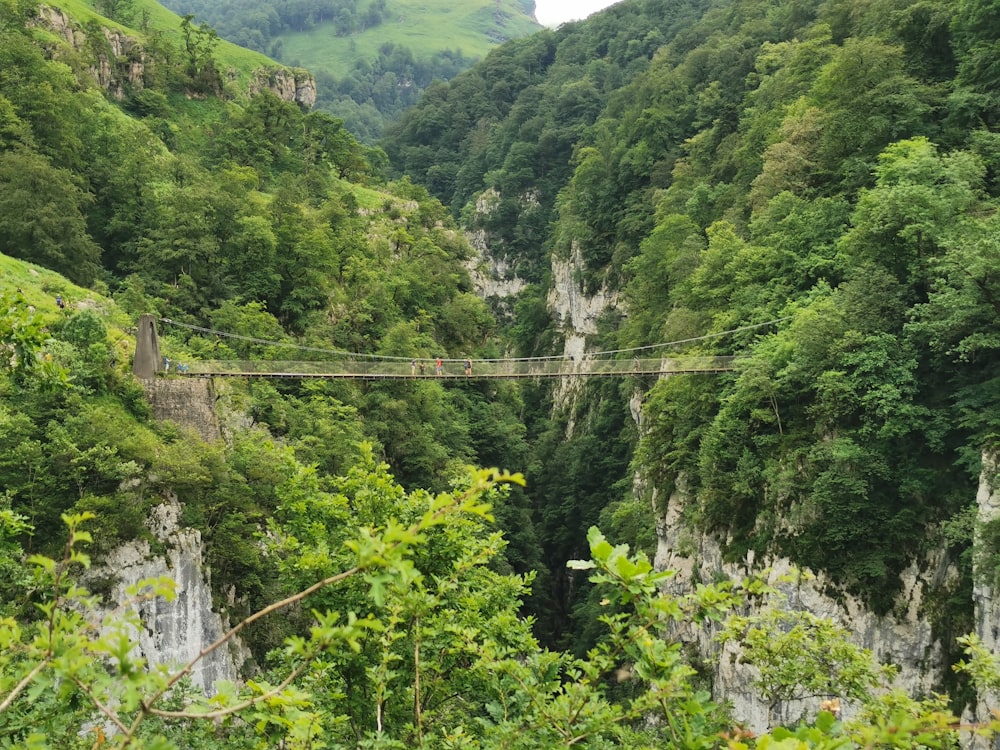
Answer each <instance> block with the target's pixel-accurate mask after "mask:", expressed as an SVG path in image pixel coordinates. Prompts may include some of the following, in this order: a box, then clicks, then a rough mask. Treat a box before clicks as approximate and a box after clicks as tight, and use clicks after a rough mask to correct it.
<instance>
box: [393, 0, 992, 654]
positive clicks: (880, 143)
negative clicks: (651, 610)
mask: <svg viewBox="0 0 1000 750" xmlns="http://www.w3.org/2000/svg"><path fill="white" fill-rule="evenodd" d="M993 5H994V4H991V3H978V2H959V3H953V2H950V1H945V0H941V1H940V2H929V3H928V2H908V1H907V0H894V1H892V2H878V3H853V2H849V1H847V2H782V3H758V2H753V1H751V0H732V1H731V2H730V1H728V0H727V1H719V2H707V1H705V2H701V1H699V0H690V1H689V2H662V1H660V0H637V1H636V2H631V3H624V4H620V5H618V6H615V7H613V8H611V9H609V10H607V11H605V12H603V13H601V14H599V15H598V16H595V17H593V18H592V19H589V20H588V21H587V22H585V23H582V24H578V25H573V26H571V27H567V28H563V29H559V30H557V31H555V32H544V33H543V34H541V35H536V36H533V37H530V38H528V39H523V40H516V41H513V42H511V43H508V44H507V45H505V46H503V47H501V48H500V49H498V50H495V51H494V52H493V53H491V54H490V56H488V57H487V59H486V60H485V61H484V62H483V63H482V64H480V65H479V66H477V67H476V68H474V69H473V70H472V71H470V72H468V73H466V74H463V75H461V76H459V77H458V78H456V79H455V80H454V81H453V82H451V83H449V84H447V85H441V86H438V87H435V88H434V90H433V91H432V92H429V93H428V95H426V96H425V97H424V99H423V101H422V102H421V103H420V105H418V106H417V107H415V108H414V109H413V110H411V111H409V112H407V113H406V114H405V115H404V116H403V118H402V119H401V121H400V123H399V124H398V125H396V126H394V127H392V128H391V129H390V130H389V132H388V134H387V137H386V138H385V139H384V140H383V142H382V145H383V146H384V148H385V149H386V151H387V153H388V154H389V156H390V160H391V162H392V164H393V166H394V167H395V169H396V170H398V172H399V173H402V174H406V175H408V176H410V177H411V178H412V179H413V180H414V181H416V182H419V183H421V184H424V185H426V186H427V188H428V189H429V190H430V191H431V192H432V194H434V195H436V196H438V197H439V198H440V199H441V200H442V201H443V202H444V203H445V205H447V206H448V207H449V208H450V210H451V211H452V214H453V215H454V216H456V217H460V218H461V220H462V222H463V226H464V228H465V229H466V231H467V232H469V233H471V234H476V235H477V236H478V237H479V238H480V239H479V242H480V247H481V249H482V252H483V253H484V255H485V257H486V258H487V261H488V262H489V263H490V264H491V265H493V266H494V267H498V268H502V269H505V273H506V274H507V276H508V279H509V280H510V281H511V282H512V283H513V285H514V286H517V285H518V284H520V285H521V286H524V284H525V283H527V286H526V288H525V291H524V292H522V293H521V295H520V297H519V298H518V299H517V300H516V302H513V303H511V301H510V300H507V301H506V306H507V309H513V310H514V311H515V313H516V314H517V319H516V322H515V324H514V327H513V330H512V334H513V335H514V336H516V340H517V341H518V342H519V343H520V344H521V345H522V346H523V347H524V348H523V350H522V351H524V353H526V354H539V355H541V354H552V353H557V352H559V351H561V350H562V351H567V352H569V351H572V349H571V348H570V347H579V346H580V345H581V342H585V346H586V347H587V348H589V349H593V350H601V351H603V350H615V349H621V348H628V347H643V346H651V345H655V344H658V343H660V342H665V341H689V342H695V344H694V345H695V346H696V347H697V348H698V349H699V350H701V351H703V352H705V353H734V352H742V353H746V354H748V355H750V356H751V357H752V360H753V362H754V364H753V365H752V366H749V367H747V368H746V370H745V371H743V372H740V373H739V374H737V375H736V376H735V377H732V378H729V377H726V378H718V379H712V380H709V379H700V380H696V379H687V380H685V379H681V378H670V379H667V380H665V381H663V382H660V383H657V384H655V385H649V387H648V392H645V393H644V394H643V396H642V402H643V407H642V412H641V415H642V416H641V420H642V425H643V430H642V434H641V435H639V436H637V437H633V436H632V435H631V433H630V430H629V424H630V423H631V422H632V420H631V419H630V418H629V417H628V416H626V415H624V414H623V412H622V410H621V406H620V404H621V402H622V401H624V400H625V398H626V397H627V395H628V394H626V393H619V394H617V395H618V406H617V407H616V406H615V405H614V403H613V402H612V400H611V398H610V394H609V393H608V392H607V391H601V392H598V391H597V389H596V386H595V387H594V388H593V389H587V390H585V391H583V392H582V393H581V394H579V395H578V396H577V398H576V400H575V401H573V402H572V403H571V404H569V405H567V406H566V407H565V411H564V412H562V414H561V418H562V420H563V421H562V422H557V427H556V430H557V431H558V429H559V427H564V428H565V429H566V430H567V433H568V434H567V435H566V437H565V439H563V440H558V441H552V442H550V443H547V444H546V443H540V444H539V445H543V446H544V447H543V448H542V452H540V453H536V460H537V461H538V463H539V464H541V465H550V462H551V465H552V466H559V467H560V469H559V470H558V471H557V472H554V473H553V475H552V476H551V479H549V476H548V475H546V473H545V471H544V470H542V476H541V477H539V476H537V475H531V478H532V479H533V480H534V481H533V483H532V486H533V487H535V488H536V489H538V490H539V495H538V496H537V497H535V498H534V502H536V503H538V504H539V505H542V504H544V505H545V508H546V510H545V512H546V513H548V514H550V515H551V519H552V522H551V523H549V524H547V525H546V526H545V528H544V529H540V533H541V534H542V539H543V542H542V544H543V547H544V548H545V549H546V551H547V553H548V554H549V555H550V558H549V559H550V560H552V561H553V562H552V564H551V566H550V569H551V570H553V571H556V570H558V569H559V567H560V562H559V561H560V560H566V559H571V558H572V557H573V556H574V555H575V554H576V553H577V550H576V549H575V542H574V540H575V539H577V538H578V537H579V535H580V534H581V533H582V532H583V530H584V529H585V528H586V527H587V526H588V525H589V524H591V523H593V522H594V521H595V520H596V519H597V517H598V512H599V511H600V509H601V508H602V506H603V504H604V502H606V499H607V498H608V497H615V496H620V495H621V494H622V490H621V487H622V484H624V483H629V484H631V480H632V477H633V476H634V474H633V472H634V473H636V474H638V476H639V477H640V478H642V482H641V483H640V484H638V485H637V487H639V488H642V491H643V493H644V494H643V499H644V501H645V502H644V503H642V505H645V504H646V503H648V504H650V505H652V506H653V507H655V508H656V509H657V513H658V514H659V515H658V522H659V524H660V530H661V535H660V538H659V540H658V544H659V554H660V555H661V556H662V557H663V559H676V560H682V561H684V562H683V564H685V565H693V566H695V569H696V571H698V573H700V574H702V575H715V574H717V575H723V576H724V575H729V574H731V571H733V570H736V569H742V568H741V566H745V565H747V564H748V563H747V561H748V560H761V559H765V560H782V561H791V563H792V564H797V565H802V566H806V567H808V568H809V569H811V570H813V571H818V572H822V573H823V575H825V576H827V578H826V579H825V580H826V584H825V585H826V586H827V590H828V591H837V592H839V595H840V596H848V597H849V596H856V597H859V598H860V600H862V601H864V602H866V604H867V606H868V607H870V608H871V610H872V611H873V612H874V613H876V614H877V615H882V614H886V613H889V612H892V611H899V608H900V607H902V606H903V605H902V604H901V601H900V599H899V598H898V597H900V596H903V597H905V596H906V594H905V592H904V591H903V590H904V589H905V586H906V584H905V583H904V578H905V576H904V571H906V570H907V569H908V567H909V566H918V567H919V566H925V565H926V566H930V569H931V570H933V569H935V568H934V566H935V565H936V564H938V562H940V561H939V558H937V557H935V555H937V554H939V553H940V554H943V555H945V559H946V560H947V562H948V563H951V564H955V565H957V566H959V568H958V569H959V570H960V571H961V574H960V575H956V576H955V577H954V578H952V579H950V580H949V581H947V582H943V581H942V582H940V583H939V584H934V585H931V586H930V588H931V591H930V592H928V593H927V594H926V596H928V597H931V598H933V599H934V600H935V601H945V600H946V601H948V602H951V603H955V602H957V601H961V602H963V604H962V606H961V608H960V609H958V610H956V609H949V610H948V615H947V616H946V617H940V616H939V615H940V614H941V612H940V610H936V609H933V608H932V609H931V610H930V611H928V612H927V613H926V614H925V616H926V617H928V618H930V622H931V628H932V629H933V630H934V632H935V634H936V636H939V637H940V638H941V639H942V642H943V643H944V648H945V649H953V648H954V645H953V640H952V638H951V636H952V635H953V634H954V632H955V629H956V628H962V627H965V626H967V625H968V624H969V623H970V622H971V621H972V609H973V601H974V599H973V596H972V594H971V587H972V581H973V576H972V570H971V566H970V556H969V552H968V549H969V544H970V539H969V536H968V534H967V533H966V532H963V533H961V534H958V535H955V534H952V533H951V532H953V531H956V530H957V529H958V528H968V527H967V523H968V520H969V519H970V518H974V517H975V516H976V513H977V510H976V505H975V501H976V494H977V485H978V482H979V480H980V476H981V472H982V471H984V470H985V471H987V472H988V470H986V469H984V463H983V457H984V456H986V458H987V463H986V464H985V466H987V467H988V466H990V465H991V464H990V463H989V456H990V455H991V454H992V452H993V451H995V449H996V435H997V434H998V432H997V424H996V418H995V416H996V414H997V413H998V411H997V408H996V407H997V404H996V402H995V394H996V380H995V378H994V373H993V370H994V365H995V360H996V358H997V356H998V354H1000V351H998V349H997V340H996V337H995V335H994V332H993V330H992V322H991V321H993V320H994V319H995V315H996V312H997V308H996V305H995V300H996V298H997V292H998V291H1000V290H998V289H997V288H996V277H995V274H994V272H993V269H995V267H996V263H997V254H996V245H995V242H994V240H993V238H995V236H996V229H997V226H996V223H997V219H996V217H997V207H998V204H997V196H998V194H1000V187H998V183H997V174H998V173H1000V172H998V167H1000V164H998V162H997V153H998V151H997V150H996V145H997V143H998V135H997V132H996V123H997V122H998V119H997V117H998V112H1000V110H998V103H997V102H998V100H997V97H996V93H995V88H994V84H995V83H996V81H995V75H994V73H995V71H994V70H993V68H991V67H990V65H989V64H988V63H987V58H988V56H989V53H988V52H987V50H990V49H994V48H995V45H996V44H997V43H998V39H997V36H996V28H995V26H990V25H989V24H986V23H985V19H986V16H987V15H988V13H989V12H990V11H989V10H988V8H993ZM859 102H864V106H859ZM596 300H604V301H605V303H604V305H603V307H599V306H598V305H597V304H596V302H595V301H596ZM591 303H593V304H591ZM767 321H781V323H780V325H777V327H776V329H775V330H771V331H767V332H763V331H761V330H759V329H753V331H752V332H751V331H747V332H746V333H744V334H741V335H739V336H737V337H730V336H722V335H721V334H722V333H723V332H725V331H729V330H731V329H736V328H739V327H741V326H747V325H751V324H757V323H764V322H767ZM559 325H561V326H562V334H561V335H560V336H556V337H553V336H551V330H552V328H553V326H559ZM699 342H700V343H699ZM636 387H637V388H638V387H639V386H636ZM643 390H645V388H643ZM633 408H636V407H633ZM557 413H558V412H557ZM623 440H624V441H631V440H635V452H634V453H633V452H632V451H631V448H629V449H627V450H624V451H622V453H621V454H618V455H615V454H614V453H613V451H612V452H611V455H609V451H608V446H618V445H621V444H622V442H623ZM546 450H547V451H548V452H547V453H545V452H544V451H546ZM590 466H599V467H600V468H599V469H598V470H597V471H593V472H592V471H590V470H589V469H588V467H590ZM565 467H573V470H572V471H571V473H570V475H569V476H567V473H566V468H565ZM990 476H991V475H990ZM539 480H540V481H539ZM556 498H560V499H561V503H558V502H557V503H556V504H557V506H558V508H559V510H558V511H557V510H554V509H553V508H552V505H551V504H552V503H553V502H554V501H555V499H556ZM588 499H590V501H589V502H588ZM642 505H640V507H642ZM990 528H992V526H991V527H990ZM572 529H575V531H572ZM943 530H947V531H943ZM678 539H681V540H683V539H687V540H688V542H687V543H686V545H687V546H686V547H685V548H684V549H685V550H686V552H685V551H682V550H678V549H677V547H676V546H675V545H676V544H677V540H678ZM671 540H673V541H671ZM672 545H674V546H672ZM558 549H561V550H562V553H561V555H560V554H559V553H558V552H557V550H558ZM696 549H702V550H704V552H703V554H704V555H705V557H704V558H702V557H696V558H695V559H692V557H691V556H692V553H693V550H696ZM713 550H714V551H713ZM996 552H997V550H996V548H994V547H991V548H990V551H989V552H985V551H984V552H983V554H985V555H986V556H987V559H989V560H990V561H993V562H990V563H987V564H986V565H987V568H988V569H989V570H993V569H994V568H993V567H992V566H993V564H994V562H995V560H996V559H997V558H996ZM703 560H704V562H705V567H704V568H702V567H700V566H701V564H702V561H703ZM713 561H714V562H713ZM935 561H938V562H935ZM723 564H725V565H729V566H732V567H723ZM782 564H784V563H782ZM942 564H945V563H942ZM713 571H714V572H713ZM927 575H928V576H930V577H933V574H932V573H930V572H928V573H927ZM984 580H986V581H988V580H991V579H990V578H989V574H986V579H984ZM935 586H939V588H935ZM576 590H577V589H576V581H575V580H574V578H573V574H572V573H566V574H564V575H562V576H561V579H559V578H557V579H556V581H555V585H554V587H553V589H552V591H553V592H554V595H555V598H556V600H557V601H563V602H566V606H567V614H568V612H569V611H570V610H574V611H576V612H580V611H583V606H584V605H582V604H580V603H579V602H578V601H577V602H575V603H574V602H573V598H574V593H573V592H574V591H576ZM591 606H594V605H593V604H592V605H591ZM852 606H853V605H852ZM959 623H963V624H959Z"/></svg>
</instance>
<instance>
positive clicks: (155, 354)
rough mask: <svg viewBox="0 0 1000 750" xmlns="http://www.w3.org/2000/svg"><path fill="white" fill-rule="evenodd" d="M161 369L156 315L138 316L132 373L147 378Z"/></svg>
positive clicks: (150, 377) (153, 375)
mask: <svg viewBox="0 0 1000 750" xmlns="http://www.w3.org/2000/svg"><path fill="white" fill-rule="evenodd" d="M162 369H163V360H162V359H161V358H160V340H159V338H157V336H156V316H154V315H150V314H148V313H147V314H145V315H143V316H142V317H141V318H139V326H138V328H137V329H136V332H135V359H133V360H132V374H133V375H135V376H136V377H137V378H142V379H144V380H149V379H152V378H154V377H156V373H158V372H160V371H161V370H162Z"/></svg>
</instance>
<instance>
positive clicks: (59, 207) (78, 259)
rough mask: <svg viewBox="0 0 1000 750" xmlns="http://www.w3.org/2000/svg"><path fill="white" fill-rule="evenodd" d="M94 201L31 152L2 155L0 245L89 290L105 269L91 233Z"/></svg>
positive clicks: (65, 173) (67, 176) (68, 176)
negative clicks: (89, 210)
mask: <svg viewBox="0 0 1000 750" xmlns="http://www.w3.org/2000/svg"><path fill="white" fill-rule="evenodd" d="M88 202H89V197H88V196H87V195H86V193H84V191H82V190H81V189H80V188H79V186H78V185H77V184H76V181H75V180H74V177H73V175H72V173H70V172H68V171H66V170H62V169H59V168H57V167H54V166H53V165H52V164H51V163H50V162H49V160H48V159H46V158H45V157H43V156H39V155H38V154H33V153H31V152H28V151H6V152H2V153H0V244H2V245H3V246H4V249H5V252H6V253H8V254H9V255H12V256H14V257H15V258H23V259H24V260H30V261H32V262H34V263H38V264H39V265H42V266H45V267H46V268H51V269H52V270H53V271H58V272H60V273H62V274H64V275H65V276H66V277H67V278H69V279H71V280H73V281H75V282H76V283H78V284H82V285H84V286H86V285H89V284H90V283H91V282H92V281H93V280H94V278H95V277H96V275H97V272H98V269H99V268H100V259H101V248H100V247H99V246H98V245H97V244H96V243H95V242H94V241H93V240H92V239H91V237H90V235H89V234H88V232H87V222H86V219H85V217H84V214H83V211H84V209H85V208H86V206H87V204H88Z"/></svg>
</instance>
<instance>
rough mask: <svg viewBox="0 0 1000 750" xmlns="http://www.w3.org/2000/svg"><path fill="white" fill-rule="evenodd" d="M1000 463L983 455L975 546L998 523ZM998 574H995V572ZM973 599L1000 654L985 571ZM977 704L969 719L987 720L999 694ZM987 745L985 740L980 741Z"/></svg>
mask: <svg viewBox="0 0 1000 750" xmlns="http://www.w3.org/2000/svg"><path fill="white" fill-rule="evenodd" d="M997 469H998V462H997V457H996V456H995V455H991V454H984V455H983V470H982V473H981V474H980V476H979V492H978V493H976V506H977V508H978V513H977V518H976V520H977V529H976V532H975V535H976V536H975V540H976V543H975V546H976V547H978V546H979V545H980V544H982V541H981V537H980V529H981V528H982V525H983V524H985V523H987V522H995V521H996V520H997V519H998V518H1000V495H998V493H997V487H996V486H995V484H994V482H995V477H996V476H997ZM994 575H995V574H994ZM972 600H973V605H974V607H975V609H974V616H975V623H976V629H975V633H976V635H977V636H979V640H980V641H982V644H983V646H985V647H986V648H988V649H989V650H990V651H991V652H993V653H994V654H997V653H1000V651H998V649H1000V600H998V599H997V596H996V582H995V579H994V578H993V576H988V575H987V573H986V571H980V570H977V571H976V576H975V579H974V582H973V586H972ZM977 698H978V700H977V703H976V706H975V707H973V708H971V710H970V714H971V715H969V716H965V717H963V718H964V719H966V720H968V721H988V720H989V719H990V718H991V715H990V709H991V707H996V706H998V705H1000V694H997V693H994V692H988V693H984V694H980V695H979V696H977ZM981 744H984V745H985V743H981Z"/></svg>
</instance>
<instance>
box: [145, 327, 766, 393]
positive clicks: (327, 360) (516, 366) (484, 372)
mask: <svg viewBox="0 0 1000 750" xmlns="http://www.w3.org/2000/svg"><path fill="white" fill-rule="evenodd" d="M157 322H159V323H160V324H162V325H168V326H175V327H179V328H182V329H187V330H189V331H191V332H194V333H199V334H202V335H207V336H216V337H227V338H232V339H236V340H241V341H245V342H249V343H254V344H258V345H268V346H273V347H277V348H278V349H279V350H280V351H287V350H289V349H291V350H295V351H301V352H303V353H308V354H309V356H312V357H313V359H309V360H304V359H303V360H285V359H281V360H278V359H275V360H269V359H258V360H235V359H220V360H180V361H178V360H175V361H171V360H170V359H169V358H168V357H163V356H161V354H160V346H159V336H158V335H157V328H156V324H157ZM776 322H779V321H768V322H767V323H761V324H757V325H752V326H744V327H742V328H739V329H734V330H733V331H725V332H723V333H719V334H710V335H708V336H702V337H698V338H697V339H689V340H686V341H684V342H670V343H669V344H657V345H652V346H645V347H637V348H634V349H619V350H615V351H608V352H594V353H587V354H585V355H583V356H580V357H572V356H555V357H525V358H507V359H469V358H464V357H463V358H460V359H455V358H447V359H446V358H441V359H440V365H439V360H438V358H436V357H435V358H422V357H417V358H411V357H392V356H380V355H371V354H361V353H357V352H346V351H339V350H331V349H319V348H316V347H308V346H298V345H295V344H290V343H289V342H287V341H270V340H266V339H258V338H253V337H250V336H242V335H239V334H233V333H226V332H223V331H215V330H212V329H208V328H201V327H198V326H193V325H189V324H186V323H178V322H176V321H173V320H169V319H166V318H160V319H157V318H156V317H155V316H153V315H143V316H142V318H140V320H139V325H138V328H137V332H136V353H135V359H134V361H133V366H132V370H133V372H134V373H135V374H136V375H137V376H138V377H140V378H153V377H156V376H158V375H169V376H177V377H192V378H218V377H234V378H299V379H303V378H327V379H354V380H417V379H427V378H432V379H444V380H467V379H470V378H475V379H505V378H506V379H509V378H560V377H568V376H574V377H627V376H642V375H669V374H683V373H688V374H692V373H717V372H726V371H729V370H732V369H734V367H735V364H736V362H737V361H738V359H739V357H735V356H731V355H721V356H707V357H706V356H683V355H672V356H666V355H664V354H662V353H659V352H658V351H657V350H659V349H662V348H665V347H668V346H676V345H678V344H682V343H687V342H689V341H696V340H701V339H705V338H714V337H718V336H722V335H727V334H730V333H734V332H736V331H745V330H751V329H754V328H760V327H763V326H766V325H773V324H774V323H776ZM300 356H302V355H300Z"/></svg>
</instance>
